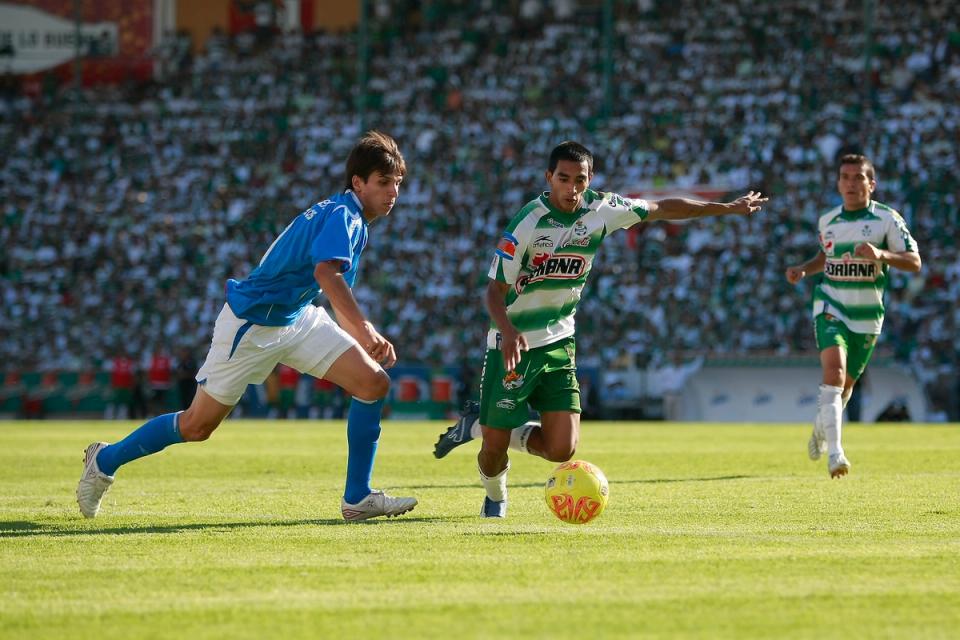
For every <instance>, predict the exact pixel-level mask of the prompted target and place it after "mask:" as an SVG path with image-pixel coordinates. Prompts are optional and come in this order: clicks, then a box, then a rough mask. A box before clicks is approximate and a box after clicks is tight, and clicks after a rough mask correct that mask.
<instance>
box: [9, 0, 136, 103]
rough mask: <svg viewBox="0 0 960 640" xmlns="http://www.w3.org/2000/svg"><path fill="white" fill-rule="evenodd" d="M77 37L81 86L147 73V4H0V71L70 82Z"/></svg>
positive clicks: (66, 0)
mask: <svg viewBox="0 0 960 640" xmlns="http://www.w3.org/2000/svg"><path fill="white" fill-rule="evenodd" d="M77 5H79V8H80V12H79V13H80V15H79V16H78V15H76V7H77ZM78 18H79V28H78V24H77V20H78ZM78 33H79V52H80V58H81V73H82V79H83V82H84V84H85V85H89V84H97V83H104V82H106V83H115V82H122V81H124V80H127V79H134V78H137V79H145V78H148V77H150V75H151V74H152V73H153V64H152V61H151V60H150V57H149V54H150V48H151V47H152V40H153V2H152V1H151V0H139V1H132V2H121V1H120V0H83V1H82V2H79V3H78V2H75V0H15V1H13V2H0V72H7V71H10V72H12V73H14V74H22V75H31V74H39V73H45V72H49V71H51V70H52V71H53V72H54V73H56V75H58V76H60V77H62V78H63V79H68V78H71V77H72V75H73V72H74V65H73V63H74V60H75V58H76V56H77V50H78V45H77V38H78Z"/></svg>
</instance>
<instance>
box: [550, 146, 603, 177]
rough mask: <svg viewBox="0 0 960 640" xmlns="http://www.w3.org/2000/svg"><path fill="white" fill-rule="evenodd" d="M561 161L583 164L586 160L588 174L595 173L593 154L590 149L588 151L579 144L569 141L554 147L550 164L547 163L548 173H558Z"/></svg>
mask: <svg viewBox="0 0 960 640" xmlns="http://www.w3.org/2000/svg"><path fill="white" fill-rule="evenodd" d="M561 160H570V161H571V162H583V161H584V160H586V161H587V171H588V173H593V154H592V153H590V149H587V148H586V147H585V146H583V145H582V144H580V143H579V142H574V141H573V140H567V141H566V142H561V143H560V144H558V145H557V146H556V147H554V149H553V151H551V152H550V162H549V163H547V171H549V172H550V173H553V172H554V171H556V170H557V163H559V162H560V161H561Z"/></svg>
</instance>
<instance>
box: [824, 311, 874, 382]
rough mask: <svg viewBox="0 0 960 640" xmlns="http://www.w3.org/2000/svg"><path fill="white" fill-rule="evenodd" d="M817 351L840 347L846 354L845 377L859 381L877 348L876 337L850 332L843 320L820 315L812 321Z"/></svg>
mask: <svg viewBox="0 0 960 640" xmlns="http://www.w3.org/2000/svg"><path fill="white" fill-rule="evenodd" d="M814 327H815V330H816V336H817V349H818V350H820V351H823V350H825V349H829V348H830V347H840V348H841V349H843V350H844V351H845V352H846V354H847V376H849V377H850V378H852V379H854V380H859V379H860V376H862V375H863V372H864V370H866V368H867V363H868V362H870V357H871V356H872V355H873V350H874V348H875V347H876V346H877V337H878V336H876V335H874V334H872V333H855V332H853V331H850V329H849V328H848V327H847V325H846V324H844V322H843V320H841V319H840V318H837V317H836V316H833V315H831V314H829V313H821V314H820V315H818V316H817V317H816V319H815V320H814Z"/></svg>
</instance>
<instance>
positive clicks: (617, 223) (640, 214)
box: [599, 193, 650, 233]
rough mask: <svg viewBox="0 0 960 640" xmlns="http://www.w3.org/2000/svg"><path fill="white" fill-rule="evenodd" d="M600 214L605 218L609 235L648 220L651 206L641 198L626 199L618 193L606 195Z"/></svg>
mask: <svg viewBox="0 0 960 640" xmlns="http://www.w3.org/2000/svg"><path fill="white" fill-rule="evenodd" d="M599 213H600V214H601V215H602V216H603V220H604V224H605V225H606V227H607V233H611V232H613V231H616V230H617V229H627V228H629V227H632V226H633V225H635V224H636V223H638V222H643V221H644V220H646V219H647V216H649V215H650V205H649V203H647V201H646V200H641V199H639V198H624V197H623V196H621V195H620V194H618V193H605V194H604V195H603V203H602V204H601V205H600V211H599Z"/></svg>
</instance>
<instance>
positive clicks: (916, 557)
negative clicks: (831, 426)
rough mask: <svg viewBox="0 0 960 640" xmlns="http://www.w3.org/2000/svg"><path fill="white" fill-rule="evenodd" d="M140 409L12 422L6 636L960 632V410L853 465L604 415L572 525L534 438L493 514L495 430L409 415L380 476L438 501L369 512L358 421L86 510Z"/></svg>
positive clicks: (198, 463) (230, 450) (860, 434)
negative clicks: (489, 516) (602, 497)
mask: <svg viewBox="0 0 960 640" xmlns="http://www.w3.org/2000/svg"><path fill="white" fill-rule="evenodd" d="M132 426H134V425H132V424H129V423H103V422H100V423H91V422H86V423H85V422H72V423H71V422H34V423H14V422H9V423H0V462H2V464H0V638H3V639H4V640H5V639H7V638H31V639H34V638H57V639H58V640H63V639H74V638H96V639H98V640H102V639H104V638H120V637H123V638H155V637H178V638H286V639H292V638H305V637H312V638H342V637H354V638H376V637H389V638H450V637H454V638H456V639H457V640H464V639H466V638H513V637H524V638H551V639H555V638H676V637H702V638H747V637H765V638H817V639H818V640H820V639H822V638H825V637H826V638H835V637H836V638H892V637H899V638H956V637H958V634H960V498H958V495H960V427H958V426H955V425H954V426H860V425H854V426H852V427H849V428H848V429H847V430H846V433H845V444H846V449H847V453H848V457H849V458H850V459H851V461H852V462H853V470H852V474H851V475H850V476H848V477H846V478H844V479H841V480H832V481H831V480H830V478H829V477H828V475H827V473H826V465H825V463H824V462H823V461H820V462H817V463H812V462H810V461H808V460H807V459H806V439H807V435H808V427H806V426H800V425H797V426H741V425H711V426H702V425H689V424H662V423H661V424H652V423H651V424H634V423H629V424H628V423H609V424H602V423H593V424H586V425H584V429H583V436H582V439H581V445H580V450H579V451H578V454H577V457H580V458H583V459H586V460H590V461H591V462H594V463H596V464H597V465H599V466H600V467H601V468H602V469H603V470H604V471H605V472H606V474H607V476H608V478H609V479H610V491H611V498H610V504H609V506H608V508H607V510H606V512H605V513H604V514H603V515H602V516H601V517H600V518H599V519H598V520H596V521H595V522H593V523H591V524H588V525H585V526H580V527H577V526H573V525H565V524H563V523H561V522H559V521H557V520H555V519H554V518H553V516H552V515H551V514H550V513H549V511H548V510H547V508H546V505H545V503H544V499H543V488H542V482H543V480H544V479H545V478H546V476H547V474H548V471H549V470H550V468H551V467H552V465H550V464H549V463H547V462H544V461H543V460H540V459H536V458H532V457H529V456H521V455H515V456H514V457H513V469H512V471H511V474H510V481H511V482H510V487H511V494H510V513H509V517H508V518H507V519H506V520H503V521H498V522H487V521H481V519H480V518H479V517H478V516H477V512H478V510H479V507H480V502H481V500H482V489H481V488H480V486H479V481H478V480H477V477H476V464H475V457H474V456H475V453H476V444H475V443H470V444H468V445H466V446H464V447H462V448H461V449H459V450H457V451H454V452H453V453H452V454H451V455H450V456H449V457H448V458H447V459H444V460H442V461H437V460H434V459H433V457H432V456H431V454H430V452H431V448H432V444H433V442H434V440H435V439H436V436H437V433H438V432H439V431H440V430H441V427H442V425H441V423H403V422H388V423H386V424H385V427H384V435H383V438H382V439H381V444H380V456H379V460H378V464H377V469H376V474H375V479H376V481H377V484H378V486H382V487H384V488H387V489H389V490H392V491H393V492H394V493H397V494H400V495H410V494H412V495H416V496H417V497H418V498H419V499H420V506H419V507H418V508H417V509H416V510H415V511H414V512H412V513H411V514H408V515H407V516H402V517H401V518H397V519H392V520H382V521H377V520H374V521H370V522H367V523H356V524H349V525H348V524H345V523H344V522H343V521H342V520H341V519H340V515H339V497H340V494H341V492H342V476H343V470H344V463H345V450H346V443H345V435H344V428H343V425H342V423H339V424H338V423H324V422H313V423H307V422H304V423H287V422H242V421H238V422H228V423H227V424H225V425H224V426H223V427H222V428H221V429H220V430H219V431H218V432H217V434H215V435H214V437H213V439H212V440H210V441H208V442H205V443H202V444H193V445H179V446H176V447H171V448H170V449H167V450H166V451H164V452H162V453H160V454H158V455H156V456H153V457H151V458H147V459H145V460H141V461H138V462H135V463H133V464H131V465H129V466H127V467H125V468H124V469H122V470H121V471H120V473H119V474H118V480H117V483H116V484H115V485H114V487H113V489H111V491H110V493H108V494H107V497H106V499H105V501H104V507H103V509H102V511H101V514H100V516H99V517H98V518H97V519H95V520H89V521H88V520H84V519H83V518H82V517H81V516H80V514H79V512H78V511H77V507H76V504H75V502H74V488H75V486H76V481H77V478H78V477H79V474H80V470H81V463H80V458H81V455H82V451H83V448H84V447H85V446H86V445H87V444H88V443H89V442H90V441H92V440H96V439H106V440H115V439H117V438H119V437H121V436H122V435H124V434H126V433H127V431H129V429H130V428H131V427H132Z"/></svg>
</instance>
